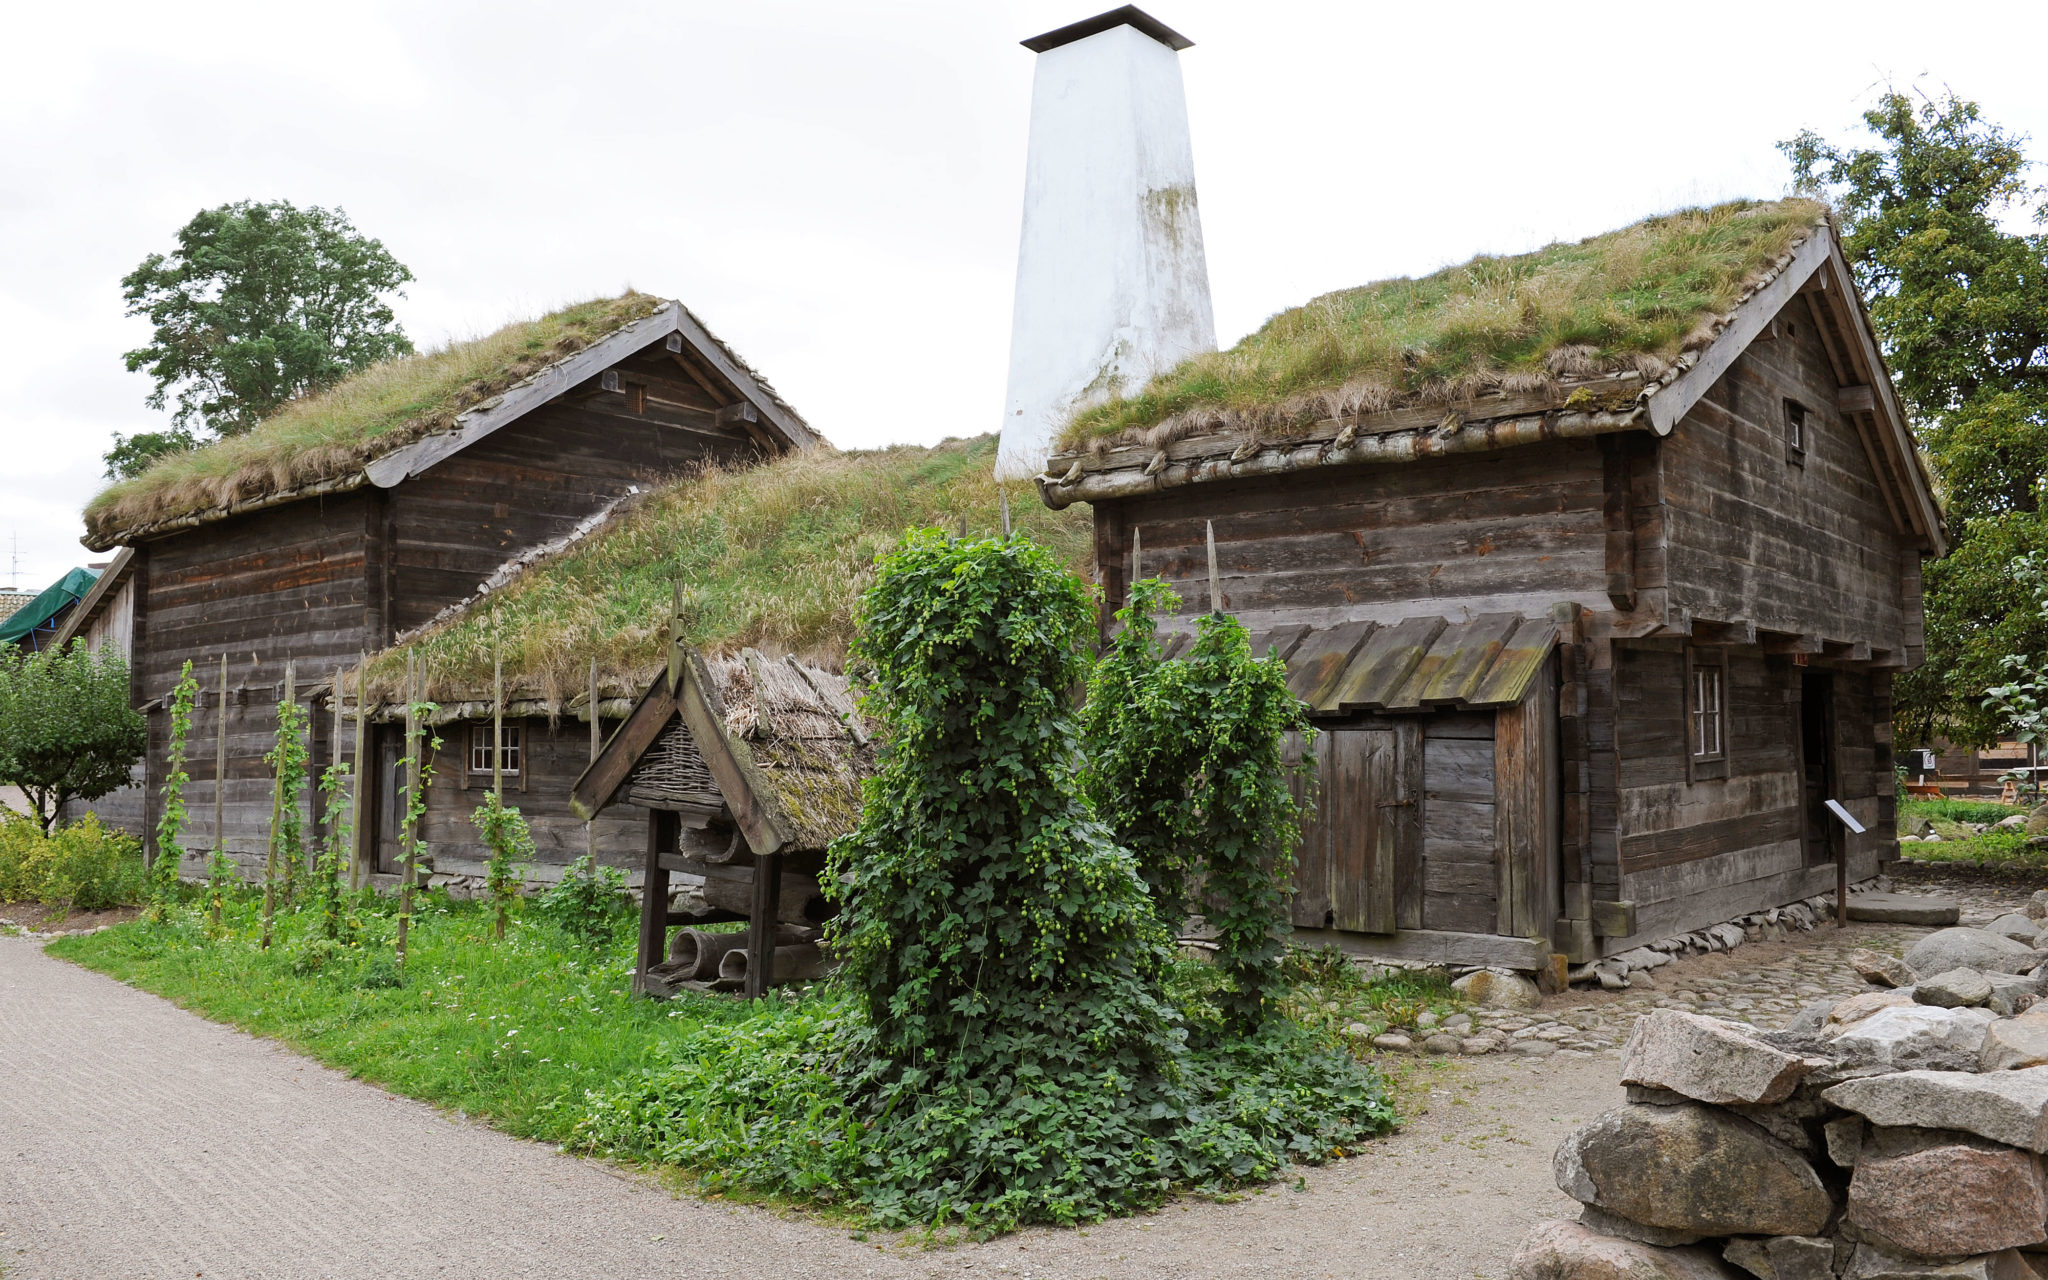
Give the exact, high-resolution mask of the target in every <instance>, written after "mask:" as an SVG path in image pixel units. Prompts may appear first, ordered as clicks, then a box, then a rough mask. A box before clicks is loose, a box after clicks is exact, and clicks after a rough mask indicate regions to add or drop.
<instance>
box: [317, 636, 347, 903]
mask: <svg viewBox="0 0 2048 1280" xmlns="http://www.w3.org/2000/svg"><path fill="white" fill-rule="evenodd" d="M347 680H348V668H347V667H336V668H335V669H334V734H333V736H332V737H331V738H329V741H330V742H331V743H332V744H333V745H332V746H331V747H329V748H328V767H329V768H333V767H336V766H338V765H340V764H341V711H342V706H341V703H342V698H343V697H344V696H345V691H346V689H347V683H346V682H347ZM336 781H337V783H338V782H339V778H338V777H337V779H336ZM341 805H342V799H341V796H340V795H338V794H336V793H335V792H331V791H330V792H328V793H327V841H328V844H329V845H330V846H332V845H333V844H334V843H335V842H336V841H338V840H339V839H340V838H341ZM323 854H324V851H323V853H315V854H314V855H313V874H314V875H316V876H317V875H319V874H320V863H321V859H322V857H323ZM327 870H328V873H329V874H330V875H331V874H333V872H334V871H335V866H334V864H333V863H332V862H329V863H328V864H327Z"/></svg>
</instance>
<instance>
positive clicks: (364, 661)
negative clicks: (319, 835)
mask: <svg viewBox="0 0 2048 1280" xmlns="http://www.w3.org/2000/svg"><path fill="white" fill-rule="evenodd" d="M368 666H369V657H368V656H367V655H366V654H363V653H360V652H359V653H357V654H356V769H355V778H354V782H355V785H354V786H352V787H350V788H349V793H348V804H349V816H350V818H351V819H352V821H353V825H354V827H355V838H356V848H357V849H358V850H359V851H360V850H364V849H367V848H368V847H369V845H368V843H367V836H366V828H365V827H364V826H363V817H364V815H363V794H364V793H363V775H364V772H365V771H366V769H367V768H368V766H367V765H365V764H364V763H363V761H364V759H365V753H366V752H367V750H368V748H369V738H370V708H369V705H368V704H367V703H366V702H364V701H363V690H364V687H365V684H364V677H365V676H366V675H367V674H368V672H367V671H366V668H367V667H368ZM367 862H368V858H367V857H366V856H365V855H364V854H363V853H361V852H358V853H357V854H356V855H355V856H353V857H351V858H350V859H349V860H348V887H349V889H350V891H351V892H353V891H354V890H357V889H360V888H362V887H363V882H364V881H365V880H366V879H368V877H369V867H368V866H367V865H366V864H367Z"/></svg>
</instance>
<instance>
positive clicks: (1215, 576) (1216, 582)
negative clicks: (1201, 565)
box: [1203, 520, 1223, 613]
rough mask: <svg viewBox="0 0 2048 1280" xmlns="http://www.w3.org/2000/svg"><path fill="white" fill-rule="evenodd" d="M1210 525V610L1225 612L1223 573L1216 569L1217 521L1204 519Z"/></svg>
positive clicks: (1212, 611)
mask: <svg viewBox="0 0 2048 1280" xmlns="http://www.w3.org/2000/svg"><path fill="white" fill-rule="evenodd" d="M1203 523H1204V524H1206V525H1207V526H1208V527H1209V612H1211V613H1222V612H1223V575H1222V574H1220V573H1218V572H1217V571H1216V522H1215V521H1214V520H1205V521H1203Z"/></svg>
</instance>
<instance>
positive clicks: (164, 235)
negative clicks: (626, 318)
mask: <svg viewBox="0 0 2048 1280" xmlns="http://www.w3.org/2000/svg"><path fill="white" fill-rule="evenodd" d="M1097 7H1098V6H1097V5H1094V4H1090V3H1087V2H1085V0H1083V2H1081V3H1073V2H1070V0H1058V2H1053V0H1015V2H1012V3H992V2H985V0H946V2H931V3H913V2H909V0H905V2H901V3H876V4H848V3H845V0H808V2H806V0H746V2H745V3H730V2H728V3H720V4H708V3H700V2H698V0H662V2H661V3H647V4H625V3H606V4H592V5H582V6H568V5H560V4H551V5H539V4H522V3H508V2H507V0H494V2H493V3H490V4H452V3H451V4H438V3H433V2H432V0H411V2H410V3H406V4H403V5H398V4H379V3H369V2H366V0H355V2H354V3H351V4H347V5H339V6H337V5H322V6H309V5H289V4H277V3H274V2H269V0H267V2H266V3H262V4H251V5H224V4H223V5H207V4H195V3H184V4H178V5H163V4H154V3H153V4H148V5H128V4H121V3H102V4H97V5H91V6H85V5H36V6H22V7H20V8H18V9H13V10H11V11H10V14H9V17H8V20H7V38H6V40H5V41H4V47H0V352H4V355H0V450H4V454H0V457H4V464H5V465H4V466H0V585H5V584H7V583H9V582H10V581H11V580H12V579H11V576H10V574H9V572H8V570H9V568H10V565H9V563H8V561H7V558H6V557H7V555H8V553H9V545H8V539H9V537H10V536H15V537H18V539H19V547H20V580H21V583H22V585H23V586H25V587H29V588H31V589H35V588H40V587H41V586H44V585H47V583H48V582H49V581H51V580H53V579H54V578H55V577H57V576H58V575H59V574H60V573H61V572H62V571H63V570H65V569H66V568H68V567H70V566H71V565H73V564H78V563H84V562H85V561H87V560H88V559H96V558H98V557H93V556H91V555H90V554H89V553H87V552H86V551H85V550H84V549H83V548H82V547H80V546H79V545H78V541H77V540H78V537H79V534H80V533H81V531H82V526H81V525H80V522H79V519H78V511H79V508H80V507H81V505H82V504H83V503H84V502H85V500H86V499H87V498H89V497H90V496H91V495H92V493H93V492H94V491H95V489H96V488H98V486H99V485H100V484H101V483H102V481H101V478H100V471H101V462H100V455H101V454H102V453H103V452H104V451H105V450H106V448H107V447H108V445H109V444H110V442H111V436H112V434H113V433H114V432H116V431H121V432H134V431H138V430H150V429H154V428H156V427H158V426H160V425H161V424H162V418H163V415H160V414H156V413H153V412H152V411H150V410H149V409H147V408H146V407H145V406H144V404H143V399H144V397H145V396H146V395H147V394H148V391H149V385H148V381H147V379H146V378H144V377H143V375H141V374H130V373H128V372H127V371H126V370H125V369H124V368H123V367H122V363H121V354H122V352H124V351H126V350H128V349H130V348H132V347H136V346H140V345H142V344H143V343H144V342H145V341H146V340H147V338H148V331H147V327H146V326H145V325H143V324H142V322H140V321H137V320H130V319H126V318H124V317H123V315H122V302H121V296H120V283H119V281H120V277H121V276H122V275H123V274H124V273H125V272H127V271H128V270H130V269H132V268H133V267H134V266H135V264H136V263H137V262H138V261H140V260H141V259H142V257H143V256H144V255H146V254H148V253H151V252H155V251H168V250H169V249H170V248H171V245H172V235H173V233H174V232H175V231H176V229H177V228H178V227H179V226H181V225H183V223H184V222H185V221H186V220H187V219H189V218H190V217H191V216H192V214H193V213H195V212H196V211H198V210H199V209H201V208H205V207H210V206H213V205H218V204H221V203H224V202H227V201H231V200H238V199H278V198H282V199H288V200H291V201H293V202H295V203H299V204H317V205H324V206H330V207H331V206H337V205H338V206H341V207H342V208H344V209H346V210H347V212H348V214H349V216H350V217H351V218H352V219H353V220H354V221H355V223H356V225H357V226H358V227H359V228H361V229H362V230H363V231H364V232H366V233H368V234H370V235H374V236H377V237H378V238H380V239H382V240H383V242H384V243H385V245H386V246H387V247H388V248H389V249H390V250H391V252H392V253H393V254H395V255H396V256H397V257H398V259H399V260H400V261H402V262H404V263H405V264H407V265H408V266H409V267H411V268H412V270H413V273H414V274H415V275H416V276H417V277H418V279H417V281H416V282H415V283H414V284H413V285H411V286H410V287H409V289H408V291H407V295H406V297H404V298H403V299H401V300H399V301H398V303H397V311H398V314H399V317H400V318H401V320H402V321H403V323H404V325H405V329H406V331H407V333H409V334H410V335H411V336H412V338H413V340H414V341H415V342H416V343H418V344H420V345H421V346H423V347H424V346H430V345H433V344H437V343H440V342H443V341H446V340H447V339H449V338H451V337H452V338H461V337H466V336H471V335H474V334H477V333H480V332H484V331H488V330H490V329H492V328H494V327H496V326H497V325H499V324H501V323H503V322H504V321H506V320H509V319H515V318H519V317H523V316H527V315H531V314H533V313H535V312H538V311H541V310H544V309H546V308H548V307H551V306H553V305H556V304H559V303H562V302H565V301H569V300H573V299H577V298H583V297H589V296H593V295H597V294H608V293H614V292H616V291H618V290H619V289H621V288H622V287H624V286H626V285H629V284H630V285H632V286H634V287H636V288H639V289H643V290H647V291H649V292H652V293H659V294H662V295H666V296H671V297H679V298H682V299H683V300H684V301H686V302H687V303H688V304H689V305H690V306H691V307H692V308H694V309H695V310H696V311H697V312H698V314H699V315H701V316H703V317H704V318H705V320H706V321H707V322H708V323H709V324H710V325H711V326H712V327H713V328H714V329H716V330H717V331H718V332H719V333H720V335H721V336H723V337H724V338H725V339H726V340H727V341H729V342H731V343H732V344H733V345H734V346H735V347H737V348H738V349H739V350H740V351H741V352H742V353H744V354H745V355H746V356H747V358H748V359H749V360H751V361H752V362H753V363H754V364H755V365H756V366H757V367H758V368H759V369H761V370H762V371H763V372H764V373H765V374H766V375H767V376H768V377H769V378H770V379H771V380H772V381H774V382H775V383H776V384H777V386H778V387H779V388H780V389H781V390H782V392H783V393H784V394H785V395H786V396H787V397H788V398H789V399H790V401H791V402H792V403H794V404H795V405H796V406H797V407H798V409H799V410H800V411H801V412H803V413H804V414H805V416H806V417H807V418H808V419H809V420H810V422H811V423H812V425H813V426H815V427H817V428H818V429H820V430H821V431H823V432H824V433H825V435H826V436H827V437H829V438H830V439H831V440H833V441H834V442H835V443H837V444H839V445H841V446H846V447H858V446H866V445H875V444H882V443H887V442H892V441H919V442H928V441H933V440H937V439H939V438H941V437H944V436H948V435H962V434H970V433H977V432H982V431H990V430H994V429H996V427H997V426H998V425H999V422H1000V419H1001V412H1002V399H1003V380H1004V373H1005V369H1006V362H1007V356H1008V342H1009V318H1010V294H1011V285H1012V275H1013V272H1014V269H1015V263H1016V245H1017V232H1018V211H1019V208H1020V201H1021V197H1022V187H1023V169H1024V142H1025V129H1026V123H1027V116H1028V110H1029V105H1030V88H1031V63H1032V55H1031V54H1030V53H1029V52H1027V51H1025V50H1024V49H1022V48H1019V47H1018V44H1017V41H1018V40H1019V39H1021V38H1023V37H1026V36H1030V35H1034V34H1036V33H1038V32H1040V31H1043V30H1046V29H1048V28H1051V27H1056V26H1061V25H1064V24H1065V23H1067V22H1070V21H1073V20H1075V19H1077V18H1081V17H1085V16H1087V15H1088V14H1090V13H1093V12H1095V11H1097ZM1100 7H1109V6H1107V5H1102V6H1100ZM1148 7H1149V8H1150V10H1151V11H1152V12H1153V13H1154V14H1156V15H1157V16H1158V17H1159V18H1160V19H1162V20H1163V21H1165V22H1167V23H1169V24H1170V25H1172V26H1174V27H1176V28H1178V29H1179V30H1181V31H1182V32H1184V33H1185V34H1186V35H1188V36H1189V37H1190V38H1192V39H1193V40H1194V41H1195V47H1194V48H1192V49H1190V50H1188V51H1187V52H1185V53H1183V54H1182V55H1181V62H1182V67H1183V71H1184V74H1185V77H1186V82H1187V92H1188V109H1189V114H1190V117H1191V121H1192V125H1193V129H1194V144H1195V165H1196V173H1197V182H1198V187H1199V195H1200V201H1201V214H1202V221H1203V232H1204V235H1205V237H1206V240H1207V244H1208V253H1209V276H1210V281H1211V285H1212V288H1213V291H1214V295H1215V302H1216V324H1217V331H1218V334H1219V336H1220V337H1221V339H1222V341H1223V342H1224V344H1225V345H1228V344H1229V343H1231V342H1233V341H1235V340H1236V339H1237V338H1238V337H1240V336H1242V335H1243V334H1244V333H1246V332H1247V331H1249V330H1250V329H1252V328H1254V327H1255V326H1256V325H1257V324H1258V323H1259V322H1260V321H1261V320H1263V319H1264V318H1265V317H1266V316H1268V315H1269V314H1271V313H1272V312H1274V311H1276V310H1279V309H1280V308H1283V307H1286V306H1289V305H1292V304H1294V303H1297V302H1301V301H1303V300H1305V299H1307V298H1308V297H1310V296H1312V295H1314V294H1317V293H1321V292H1325V291H1327V290H1330V289H1334V288H1341V287H1344V286H1347V285H1353V284H1359V283H1362V282H1365V281H1368V280H1374V279H1380V278H1383V277H1387V276H1393V275H1403V274H1418V273H1421V272H1425V271H1428V270H1430V269H1432V268H1434V267H1438V266H1441V265H1444V264H1446V263H1449V262H1454V261H1459V260H1462V259H1464V258H1467V257H1469V256H1471V255H1472V254H1474V253H1477V252H1481V251H1518V250H1523V249H1528V248H1532V247H1535V246H1537V245H1540V244H1542V243H1545V242H1547V241H1550V240H1554V239H1559V238H1576V237H1579V236H1584V235H1590V234H1593V233H1595V232H1599V231H1602V230H1606V229H1608V228H1611V227H1614V226H1618V225H1621V224H1623V223H1626V222H1629V221H1633V220H1634V219H1636V218H1638V217H1641V216H1643V215H1645V214H1648V213H1652V212H1656V211H1659V210H1664V209H1669V208H1672V207H1675V206H1679V205H1684V204H1692V203H1701V202H1707V201H1714V200H1720V199H1725V198H1729V197H1734V196H1743V195H1753V196H1776V195H1779V194H1782V193H1783V191H1784V189H1785V186H1786V180H1787V171H1786V168H1785V165H1784V163H1783V161H1782V159H1781V158H1780V156H1779V155H1778V153H1777V151H1776V150H1775V149H1774V148H1773V145H1772V144H1773V143H1774V142H1776V141H1777V140H1779V139H1781V138H1786V137H1789V136H1790V135H1791V134H1793V133H1794V132H1795V131H1797V130H1798V129H1799V128H1800V127H1802V126H1811V127H1814V128H1817V129H1820V130H1821V131H1823V132H1825V133H1828V134H1830V135H1832V136H1835V137H1847V136H1849V134H1850V131H1851V129H1852V127H1853V126H1854V124H1855V122H1856V117H1857V114H1858V112H1859V111H1860V110H1861V109H1862V108H1863V107H1864V106H1866V105H1868V103H1869V101H1870V98H1871V96H1872V93H1873V90H1874V89H1875V87H1877V86H1879V85H1881V84H1883V83H1884V82H1885V81H1887V80H1890V81H1893V82H1895V83H1899V84H1901V85H1911V84H1918V85H1921V86H1924V87H1926V88H1927V89H1928V90H1929V91H1930V92H1931V91H1936V90H1938V89H1939V88H1940V86H1942V85H1944V84H1945V85H1950V86H1953V87H1954V88H1955V90H1956V91H1957V92H1959V93H1961V94H1964V95H1966V96H1969V97H1972V98H1975V99H1977V100H1978V101H1980V102H1981V103H1982V104H1983V106H1984V109H1985V112H1986V114H1987V115H1988V116H1989V117H1990V118H1992V119H1994V120H1997V121H1999V122H2001V123H2004V124H2006V125H2008V126H2009V127H2012V128H2014V129H2018V130H2021V131H2024V132H2026V133H2029V134H2032V135H2033V136H2034V137H2036V138H2041V139H2048V93H2044V92H2043V90H2042V70H2041V63H2040V57H2041V50H2042V49H2043V48H2044V47H2048V5H2043V4H2040V3H2038V0H2035V2H2034V3H2015V4H2010V5H1989V4H1984V5H1970V6H1967V8H1965V7H1963V6H1933V5H1927V4H1924V3H1921V4H1913V5H1885V4H1872V3H1854V4H1801V5H1788V4H1784V3H1773V4H1755V5H1746V4H1722V5H1715V6H1702V5H1687V6H1656V7H1654V8H1653V7H1651V6H1646V5H1641V4H1629V5H1619V4H1617V5H1591V4H1577V5H1570V6H1555V5H1540V6H1539V5H1528V4H1502V5H1498V6H1486V5H1396V4H1372V5H1364V4H1356V3H1344V4H1309V3H1288V2H1286V0H1266V2H1265V3H1261V4H1256V5H1253V4H1244V3H1241V2H1239V3H1224V2H1222V0H1154V2H1153V3H1151V4H1149V5H1148ZM1945 14H1953V15H1955V16H1956V20H1955V21H1954V23H1953V24H1952V25H1948V24H1947V22H1946V19H1945V18H1944V16H1943V15H1945ZM1965 14H1967V16H1968V20H1967V21H1964V20H1963V16H1964V15H1965ZM2033 151H2034V153H2035V154H2036V155H2039V156H2042V157H2044V158H2048V143H2041V144H2037V145H2036V146H2035V147H2034V148H2033ZM2044 176H2048V175H2044Z"/></svg>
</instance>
